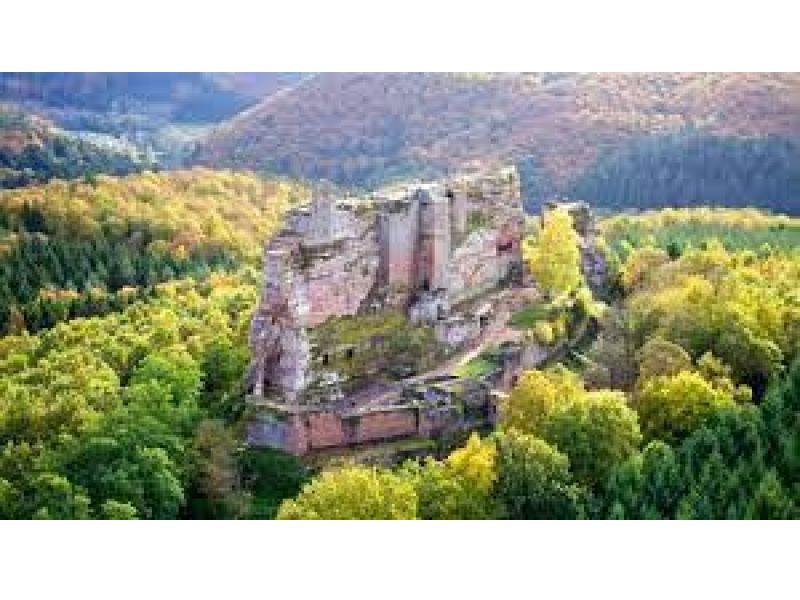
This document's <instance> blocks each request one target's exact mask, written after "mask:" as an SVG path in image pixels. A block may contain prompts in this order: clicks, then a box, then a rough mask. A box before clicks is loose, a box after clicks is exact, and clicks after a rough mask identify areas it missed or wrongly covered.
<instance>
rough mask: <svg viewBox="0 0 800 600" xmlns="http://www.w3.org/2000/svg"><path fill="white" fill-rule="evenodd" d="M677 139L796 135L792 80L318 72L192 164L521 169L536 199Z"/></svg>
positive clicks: (347, 169)
mask: <svg viewBox="0 0 800 600" xmlns="http://www.w3.org/2000/svg"><path fill="white" fill-rule="evenodd" d="M685 130H693V131H699V132H702V133H703V134H708V135H714V136H723V137H732V138H741V137H748V138H749V137H760V136H764V135H773V136H785V137H793V136H800V76H798V75H797V74H768V73H731V74H726V73H713V74H706V73H689V74H680V73H655V74H647V73H639V74H637V73H632V74H603V73H600V74H598V73H587V74H583V73H581V74H568V73H543V74H504V75H466V74H461V75H448V74H424V73H410V74H403V73H390V74H356V73H329V74H321V75H317V76H315V77H312V78H310V79H308V80H306V81H304V82H303V83H302V84H301V85H298V86H296V87H295V88H293V89H291V90H289V91H288V92H287V93H284V94H280V95H277V96H274V97H272V98H267V99H266V100H264V101H262V102H261V103H260V104H258V105H256V106H255V107H254V108H252V109H250V110H248V111H246V112H244V113H243V114H241V115H239V116H237V117H235V118H234V119H232V120H231V121H229V122H227V123H226V124H224V125H222V126H220V127H218V128H217V129H216V130H215V131H214V132H213V133H212V134H211V135H210V136H209V137H208V138H207V139H206V140H205V141H204V142H203V143H201V145H200V147H199V149H198V152H197V154H196V160H197V161H198V162H199V163H201V164H206V165H212V166H227V167H245V168H249V169H256V170H267V171H273V172H278V173H284V174H289V175H292V176H296V177H307V178H312V179H317V178H325V179H330V180H333V181H336V182H338V183H342V184H347V185H354V186H368V187H369V186H375V185H378V184H380V183H383V182H385V181H386V180H391V179H394V178H397V177H402V176H408V175H417V176H429V175H436V174H440V173H443V172H447V171H451V170H455V169H461V168H467V167H470V166H483V165H489V164H497V163H505V162H511V161H519V162H521V163H522V164H523V166H524V167H525V169H524V170H525V172H526V173H527V174H528V177H527V180H528V183H529V187H530V188H531V190H530V195H531V196H532V197H534V198H535V199H537V200H538V199H541V198H543V197H546V196H548V195H551V194H553V193H566V192H567V191H568V190H569V188H570V184H571V182H572V180H573V179H574V178H576V177H578V176H579V175H581V174H582V173H583V172H584V171H585V170H586V169H587V168H589V167H591V166H592V165H593V164H594V163H595V161H597V160H598V159H599V158H602V157H603V156H605V155H606V154H607V153H609V152H614V151H620V150H622V149H624V148H626V147H627V146H629V145H630V144H632V143H634V142H638V141H639V140H640V139H641V138H642V137H643V136H650V135H661V134H669V133H675V132H682V131H685ZM754 201H756V202H757V201H758V199H755V200H754Z"/></svg>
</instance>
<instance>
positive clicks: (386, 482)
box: [278, 465, 417, 520]
mask: <svg viewBox="0 0 800 600" xmlns="http://www.w3.org/2000/svg"><path fill="white" fill-rule="evenodd" d="M278 518H279V519H293V520H308V519H322V520H329V519H358V520H370V519H372V520H386V519H401V520H402V519H416V518H417V493H416V491H415V490H414V484H413V483H412V482H411V481H410V480H408V479H407V478H403V477H400V476H399V475H396V474H394V473H392V472H391V471H388V470H386V469H379V468H376V467H365V466H360V465H352V466H346V467H342V468H340V469H334V470H330V471H325V472H323V473H322V474H321V475H320V476H319V477H316V478H315V479H314V480H313V481H311V483H308V484H306V486H305V487H304V488H303V490H302V491H301V492H300V494H299V495H298V496H297V498H296V499H294V500H286V501H284V502H283V504H281V507H280V509H279V510H278Z"/></svg>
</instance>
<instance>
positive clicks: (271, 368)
mask: <svg viewBox="0 0 800 600" xmlns="http://www.w3.org/2000/svg"><path fill="white" fill-rule="evenodd" d="M292 254H293V248H292V247H291V245H288V244H287V245H285V246H273V247H270V248H268V249H267V251H266V253H265V256H264V281H265V286H264V292H263V295H262V297H261V302H260V305H259V311H258V312H257V313H256V315H255V317H254V318H253V322H252V324H251V328H250V346H251V348H252V351H253V363H252V368H251V379H252V381H251V383H252V389H253V393H254V394H256V395H259V396H263V395H264V394H265V392H266V391H267V390H280V391H281V392H282V394H283V395H284V397H285V398H286V399H287V401H290V402H291V401H296V400H297V397H298V394H299V393H300V392H301V391H302V390H303V389H304V388H305V386H306V383H307V381H308V366H309V364H310V360H311V352H310V346H309V342H308V336H307V334H306V329H305V325H306V323H307V317H308V309H309V303H308V298H307V294H306V287H305V284H304V282H303V281H302V280H300V279H299V278H298V277H297V276H296V274H295V272H294V271H293V270H292V268H291V266H292V262H293V258H292Z"/></svg>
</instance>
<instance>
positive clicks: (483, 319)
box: [480, 315, 489, 328]
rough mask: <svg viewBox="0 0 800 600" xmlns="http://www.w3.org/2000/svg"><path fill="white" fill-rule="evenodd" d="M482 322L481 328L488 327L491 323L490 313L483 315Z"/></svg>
mask: <svg viewBox="0 0 800 600" xmlns="http://www.w3.org/2000/svg"><path fill="white" fill-rule="evenodd" d="M480 324H481V328H483V327H486V326H487V325H488V324H489V315H481V316H480Z"/></svg>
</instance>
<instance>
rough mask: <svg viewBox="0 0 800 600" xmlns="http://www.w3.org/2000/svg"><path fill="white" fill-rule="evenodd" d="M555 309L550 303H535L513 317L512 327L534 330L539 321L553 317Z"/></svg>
mask: <svg viewBox="0 0 800 600" xmlns="http://www.w3.org/2000/svg"><path fill="white" fill-rule="evenodd" d="M552 312H553V307H552V305H551V304H550V303H548V302H534V303H532V304H529V305H527V306H525V307H523V308H521V309H519V310H518V311H516V312H515V313H514V314H513V315H511V321H510V322H511V325H512V327H516V328H518V329H533V327H534V326H535V325H536V323H538V322H539V321H542V320H544V319H547V318H549V317H550V316H551V314H552Z"/></svg>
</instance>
